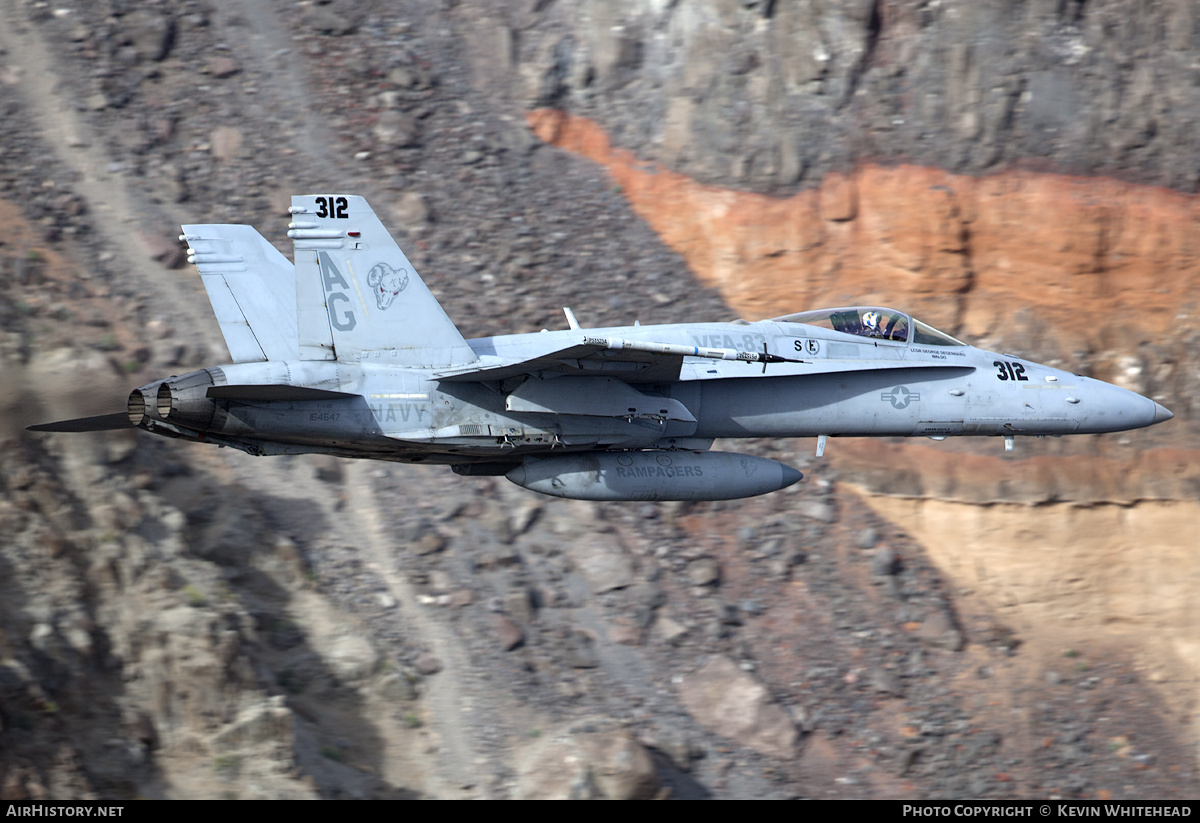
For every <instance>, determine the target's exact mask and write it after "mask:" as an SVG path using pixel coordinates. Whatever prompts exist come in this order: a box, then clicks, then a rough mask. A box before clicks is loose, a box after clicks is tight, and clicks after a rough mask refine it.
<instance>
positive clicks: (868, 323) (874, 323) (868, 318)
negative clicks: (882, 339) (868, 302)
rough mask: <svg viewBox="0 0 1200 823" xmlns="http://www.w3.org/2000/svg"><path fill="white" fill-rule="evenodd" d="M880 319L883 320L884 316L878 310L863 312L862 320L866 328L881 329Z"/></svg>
mask: <svg viewBox="0 0 1200 823" xmlns="http://www.w3.org/2000/svg"><path fill="white" fill-rule="evenodd" d="M880 320H882V317H881V316H880V314H879V312H877V311H868V312H863V316H862V322H863V327H864V328H866V329H869V330H871V331H879V322H880Z"/></svg>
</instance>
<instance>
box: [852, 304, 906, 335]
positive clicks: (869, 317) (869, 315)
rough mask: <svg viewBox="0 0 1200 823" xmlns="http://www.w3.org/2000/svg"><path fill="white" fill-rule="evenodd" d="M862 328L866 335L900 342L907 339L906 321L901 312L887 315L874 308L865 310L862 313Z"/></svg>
mask: <svg viewBox="0 0 1200 823" xmlns="http://www.w3.org/2000/svg"><path fill="white" fill-rule="evenodd" d="M862 329H863V334H865V335H866V336H867V337H882V338H883V339H885V340H895V341H897V342H900V343H903V342H904V341H905V340H907V339H908V322H907V321H906V320H905V318H904V315H901V314H893V315H890V316H889V315H887V314H884V313H883V312H881V311H877V310H875V309H871V310H869V311H865V312H863V315H862Z"/></svg>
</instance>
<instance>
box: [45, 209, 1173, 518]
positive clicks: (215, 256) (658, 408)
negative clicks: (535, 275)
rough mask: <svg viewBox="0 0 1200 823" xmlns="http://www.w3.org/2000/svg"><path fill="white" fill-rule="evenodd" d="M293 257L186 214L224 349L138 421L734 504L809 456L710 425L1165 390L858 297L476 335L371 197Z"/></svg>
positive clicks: (1096, 424)
mask: <svg viewBox="0 0 1200 823" xmlns="http://www.w3.org/2000/svg"><path fill="white" fill-rule="evenodd" d="M290 211H291V214H292V220H293V222H292V223H290V224H289V226H290V230H289V231H288V236H289V237H290V238H291V239H292V241H293V244H294V257H295V264H294V265H293V264H292V263H289V262H288V260H287V258H286V257H284V255H282V254H281V253H280V252H279V251H278V250H276V249H275V248H274V246H272V245H271V244H270V243H268V242H267V241H266V239H264V238H263V237H262V235H260V234H259V233H258V232H257V231H255V230H254V229H253V228H251V227H250V226H242V225H189V226H183V232H184V233H183V234H182V235H181V240H186V241H187V243H188V245H189V250H188V255H189V257H188V259H189V261H190V262H192V263H194V264H195V265H196V267H197V268H198V269H199V271H200V275H201V278H202V279H203V281H204V286H205V288H206V289H207V291H208V296H209V299H210V300H211V302H212V306H213V310H214V311H215V312H216V315H217V320H218V322H219V323H220V326H221V331H222V333H223V334H224V336H225V342H226V343H227V344H228V346H229V353H230V355H231V359H232V360H233V363H232V365H225V366H218V367H213V368H207V369H201V370H199V371H193V372H189V373H188V374H183V375H178V376H172V377H168V378H166V379H163V380H155V381H154V382H152V383H149V384H147V385H145V386H142V387H141V388H137V389H134V390H133V392H132V393H131V394H130V395H129V402H128V406H127V409H126V411H124V412H120V413H117V414H108V415H102V416H100V417H91V418H84V419H81V420H71V421H64V422H60V423H49V424H43V425H38V426H31V427H30V428H31V429H33V430H34V431H50V432H64V431H101V430H107V429H116V428H123V427H128V426H131V425H132V426H135V427H137V428H140V429H144V430H146V431H148V432H153V433H155V434H162V435H166V436H167V437H176V438H182V439H185V440H194V441H199V442H202V443H216V444H217V445H219V446H232V447H233V448H236V449H241V450H242V451H245V452H248V453H249V454H253V455H271V454H300V453H306V452H320V453H325V454H333V455H338V456H341V457H363V458H373V459H376V460H392V461H398V462H403V463H431V464H445V465H449V466H450V467H451V468H452V469H453V470H454V471H455V472H457V473H458V474H461V475H504V476H505V477H507V478H508V479H509V480H511V481H512V482H514V483H516V484H517V485H519V486H524V487H525V488H527V489H532V490H534V491H537V492H542V493H545V494H550V495H556V496H558V497H569V498H578V499H584V500H727V499H733V498H740V497H750V496H752V495H758V494H765V493H767V492H773V491H777V490H779V489H782V488H785V487H787V486H790V485H791V484H793V483H795V482H796V481H798V480H799V479H800V478H801V475H800V472H798V471H796V470H795V469H793V468H791V467H790V466H786V465H784V464H782V463H778V462H776V461H774V460H768V459H766V458H763V457H755V456H751V455H746V454H736V453H732V452H725V451H709V447H710V446H711V445H712V443H713V441H714V440H716V439H717V438H726V437H730V438H731V437H816V438H817V454H818V455H820V454H822V453H823V451H824V449H825V443H826V439H827V438H829V437H880V436H902V437H916V436H925V437H931V438H933V439H935V440H941V439H943V438H945V437H950V436H960V435H975V436H980V435H985V436H986V435H992V436H1000V437H1003V438H1004V439H1005V448H1006V449H1011V448H1012V444H1013V438H1014V436H1015V435H1062V434H1079V433H1094V432H1115V431H1122V430H1124V429H1135V428H1139V427H1142V426H1149V425H1152V424H1154V423H1161V422H1163V421H1165V420H1169V419H1171V417H1172V415H1171V412H1169V411H1167V409H1165V408H1163V407H1162V406H1160V405H1159V404H1158V403H1155V402H1154V401H1152V400H1150V399H1148V398H1145V397H1142V396H1140V395H1137V394H1134V393H1133V392H1130V391H1126V390H1125V389H1121V388H1119V387H1117V386H1113V385H1109V384H1108V383H1103V382H1101V381H1099V380H1093V379H1090V378H1087V377H1082V376H1080V375H1076V374H1071V373H1070V372H1065V371H1061V370H1059V369H1053V368H1050V367H1048V366H1043V365H1040V364H1038V363H1033V362H1030V361H1028V360H1023V359H1021V358H1019V357H1015V356H1013V355H1009V354H996V353H993V352H988V351H983V350H982V349H977V348H974V347H972V346H969V345H967V344H965V343H962V342H960V341H958V340H955V339H954V338H953V337H951V336H949V335H948V334H944V333H942V332H940V331H938V330H937V329H934V328H932V327H931V326H928V325H926V324H925V323H922V322H921V321H920V320H917V319H916V318H914V317H911V316H909V315H907V314H905V313H904V312H900V311H896V310H894V309H887V308H878V307H873V306H855V307H847V308H836V309H820V310H817V311H806V312H800V313H799V314H789V315H787V316H785V317H776V318H774V319H771V320H760V321H756V322H747V321H744V320H736V321H734V322H732V323H686V324H679V325H664V326H649V325H647V326H642V325H634V326H625V327H618V328H600V329H584V328H581V327H580V325H579V324H578V323H577V322H576V320H575V316H574V315H573V314H572V312H571V310H570V309H564V311H565V313H566V320H567V325H568V326H569V328H567V329H564V330H559V331H542V332H540V333H533V334H515V335H503V336H499V337H485V338H481V339H478V340H465V339H464V338H463V336H462V335H461V334H459V331H458V329H457V328H456V327H455V326H454V323H453V322H451V320H450V318H449V317H448V316H447V315H446V313H445V312H444V311H443V310H442V307H441V306H440V305H439V304H438V302H437V300H436V299H435V298H434V296H433V295H432V294H431V293H430V291H429V290H428V288H426V286H425V284H424V283H423V282H422V281H421V278H420V277H419V276H418V275H417V272H416V270H415V269H414V268H413V266H412V264H411V263H410V262H409V261H408V258H407V257H405V255H404V252H402V251H401V250H400V248H399V246H397V245H396V242H395V241H394V240H393V239H392V237H391V235H390V234H389V233H388V231H387V229H385V228H384V226H383V224H382V223H381V222H380V221H379V219H378V218H377V217H376V216H375V213H374V212H373V211H372V210H371V207H370V206H368V205H367V202H366V201H365V200H364V199H363V198H361V197H355V196H345V195H305V196H302V197H294V198H293V199H292V207H291V209H290Z"/></svg>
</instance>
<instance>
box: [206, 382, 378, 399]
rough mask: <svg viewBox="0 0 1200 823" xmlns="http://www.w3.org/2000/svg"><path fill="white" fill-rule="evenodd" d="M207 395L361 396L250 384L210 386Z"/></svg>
mask: <svg viewBox="0 0 1200 823" xmlns="http://www.w3.org/2000/svg"><path fill="white" fill-rule="evenodd" d="M207 396H208V397H210V398H212V399H213V400H242V401H258V402H264V403H265V402H270V401H274V400H343V399H345V398H347V397H359V396H360V395H357V394H347V393H346V392H340V391H329V390H327V389H310V388H308V387H306V386H280V385H249V386H209V389H208V392H207Z"/></svg>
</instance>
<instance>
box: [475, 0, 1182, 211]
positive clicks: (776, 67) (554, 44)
mask: <svg viewBox="0 0 1200 823" xmlns="http://www.w3.org/2000/svg"><path fill="white" fill-rule="evenodd" d="M459 13H460V14H461V15H462V17H463V18H468V17H471V18H474V19H475V20H477V21H478V22H477V25H476V27H475V30H476V31H477V32H479V36H480V39H481V49H480V50H479V51H477V52H476V55H477V59H478V60H479V61H480V63H481V65H487V66H490V67H491V68H490V71H488V72H487V73H488V75H489V76H490V77H492V78H497V77H503V76H504V75H503V72H502V71H497V69H499V68H502V67H503V65H504V63H505V62H510V63H511V62H513V61H515V62H516V63H519V73H520V75H521V77H520V81H519V82H518V83H516V84H512V85H511V86H510V87H509V88H510V89H511V90H512V93H513V94H514V96H516V97H518V98H519V99H522V100H523V101H525V102H526V103H527V104H529V105H531V106H546V105H553V106H554V107H557V108H566V109H569V110H571V111H573V112H577V113H581V114H588V115H590V116H594V117H595V118H596V119H598V120H600V121H601V122H603V123H604V124H605V126H606V127H607V128H608V129H609V130H610V131H611V133H612V134H613V136H614V138H615V139H616V141H617V142H618V143H619V144H620V145H622V146H624V147H627V148H636V149H637V150H638V153H639V154H640V155H641V156H643V157H644V158H646V159H653V160H658V161H660V162H662V163H663V164H665V165H667V166H669V167H671V168H672V169H674V170H676V171H679V172H682V173H685V174H687V175H688V176H689V177H692V178H695V179H697V180H700V181H702V182H709V183H724V184H733V185H738V186H744V187H749V188H752V189H754V190H758V191H769V190H777V189H781V188H782V189H790V188H793V187H795V186H796V185H797V184H799V185H813V184H816V183H819V182H820V181H821V180H822V179H823V178H824V176H825V174H826V173H828V172H829V171H846V170H849V169H850V168H853V167H856V166H857V165H858V164H859V163H860V162H861V161H862V160H864V159H870V160H876V161H880V160H882V161H887V162H900V161H903V162H909V163H914V164H917V165H921V166H933V167H937V168H941V169H944V170H946V171H951V172H956V173H970V174H979V173H982V172H988V171H993V170H995V169H997V168H1004V167H1008V166H1012V165H1025V164H1029V165H1034V166H1043V167H1049V168H1054V169H1057V170H1059V171H1063V172H1069V173H1071V172H1088V173H1090V172H1096V171H1100V170H1105V171H1109V172H1112V173H1115V174H1118V175H1120V176H1122V177H1127V178H1129V179H1136V180H1140V181H1142V182H1147V183H1155V184H1159V185H1165V186H1168V187H1171V188H1175V189H1178V190H1181V191H1189V192H1192V191H1195V190H1196V185H1197V180H1198V177H1200V166H1198V164H1197V156H1198V149H1200V142H1197V137H1196V128H1195V126H1196V114H1195V112H1196V111H1197V110H1198V107H1197V104H1198V103H1200V87H1198V86H1197V82H1196V79H1197V78H1196V71H1197V69H1196V66H1195V42H1196V37H1197V35H1198V33H1200V14H1198V12H1197V10H1196V7H1195V5H1194V4H1192V3H1189V2H1187V0H1164V2H1152V3H1143V4H1139V5H1138V7H1137V13H1131V11H1130V7H1129V6H1128V4H1127V3H1124V2H1121V0H1088V1H1087V2H1082V1H1080V0H1041V1H1039V2H1026V3H1006V2H979V3H972V2H958V1H957V0H952V1H951V2H927V0H854V2H823V1H822V0H811V1H810V2H799V3H785V2H777V1H776V0H755V1H752V2H747V1H745V0H707V2H702V3H676V2H669V0H668V1H664V0H617V2H606V0H592V1H591V2H579V3H531V4H519V5H513V6H510V7H507V8H504V9H503V10H502V11H501V10H497V9H496V8H495V7H494V6H493V5H492V4H487V3H482V2H480V3H475V2H470V1H469V0H468V2H464V3H463V4H461V6H460V12H459ZM497 26H502V27H504V28H503V30H502V31H501V32H500V33H497V32H496V27H497ZM489 45H490V46H491V47H490V48H489ZM498 51H502V52H503V54H502V55H498ZM497 56H501V57H502V58H503V60H502V61H497V60H496V59H495V58H496V57H497Z"/></svg>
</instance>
